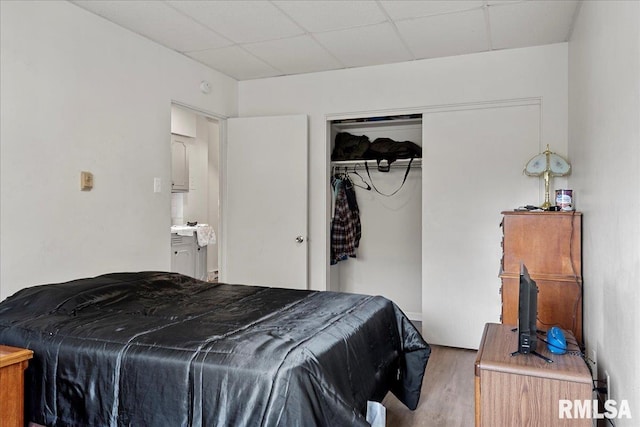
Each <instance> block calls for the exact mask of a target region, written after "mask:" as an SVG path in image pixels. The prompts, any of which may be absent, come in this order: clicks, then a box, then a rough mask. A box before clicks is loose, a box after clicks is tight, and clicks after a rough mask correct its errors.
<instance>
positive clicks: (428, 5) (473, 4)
mask: <svg viewBox="0 0 640 427" xmlns="http://www.w3.org/2000/svg"><path fill="white" fill-rule="evenodd" d="M380 3H381V4H382V7H383V8H384V9H385V10H386V11H387V13H388V14H389V16H390V17H391V18H392V19H394V20H401V19H414V18H419V17H423V16H430V15H439V14H442V13H450V12H460V11H463V10H469V9H478V8H481V7H482V6H483V5H484V2H483V1H482V0H460V1H451V0H446V1H442V0H440V1H436V0H434V1H415V0H397V1H381V2H380Z"/></svg>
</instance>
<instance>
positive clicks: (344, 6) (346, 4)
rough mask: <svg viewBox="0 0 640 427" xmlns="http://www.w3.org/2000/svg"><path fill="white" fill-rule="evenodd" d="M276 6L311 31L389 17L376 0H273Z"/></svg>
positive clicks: (359, 23) (375, 21)
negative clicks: (373, 0) (338, 0)
mask: <svg viewBox="0 0 640 427" xmlns="http://www.w3.org/2000/svg"><path fill="white" fill-rule="evenodd" d="M273 3H274V4H275V5H276V6H277V7H279V8H280V9H281V10H282V11H283V12H285V13H286V14H287V15H289V16H290V17H291V18H293V19H294V20H296V22H298V24H300V25H301V26H302V27H303V28H304V29H306V30H307V31H309V32H322V31H332V30H341V29H344V28H349V27H358V26H362V25H370V24H379V23H382V22H385V21H386V19H387V18H386V16H385V15H384V14H383V13H382V11H381V10H380V8H379V7H378V5H377V4H376V3H375V2H372V1H370V0H367V1H341V2H336V1H307V0H302V1H274V2H273Z"/></svg>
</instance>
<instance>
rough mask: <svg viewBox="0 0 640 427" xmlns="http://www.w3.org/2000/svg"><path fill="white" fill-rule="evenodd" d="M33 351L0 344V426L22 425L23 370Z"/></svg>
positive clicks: (14, 426) (21, 426) (20, 426)
mask: <svg viewBox="0 0 640 427" xmlns="http://www.w3.org/2000/svg"><path fill="white" fill-rule="evenodd" d="M32 357H33V351H31V350H27V349H24V348H17V347H9V346H6V345H0V426H1V427H23V426H24V420H23V414H24V370H25V369H27V366H28V365H29V359H31V358H32Z"/></svg>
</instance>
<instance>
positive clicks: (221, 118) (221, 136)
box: [169, 99, 229, 277]
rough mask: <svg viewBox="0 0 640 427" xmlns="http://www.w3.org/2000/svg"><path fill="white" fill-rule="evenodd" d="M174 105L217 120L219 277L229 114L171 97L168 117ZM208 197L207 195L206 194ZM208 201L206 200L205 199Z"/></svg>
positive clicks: (221, 260)
mask: <svg viewBox="0 0 640 427" xmlns="http://www.w3.org/2000/svg"><path fill="white" fill-rule="evenodd" d="M172 105H175V106H177V107H180V108H182V109H185V110H189V111H191V112H193V113H194V114H197V115H199V116H203V117H206V118H210V119H214V120H216V121H217V122H218V141H219V144H218V161H219V176H218V224H217V226H218V227H217V228H218V232H217V234H216V243H217V249H218V277H220V270H222V266H223V265H224V262H223V261H224V260H223V255H224V254H223V251H222V247H223V244H222V242H223V241H224V238H225V225H224V224H225V222H226V221H225V216H226V211H225V208H224V207H225V204H226V203H225V202H226V197H227V195H226V191H225V188H226V185H225V184H226V175H227V173H226V172H227V171H226V162H224V161H223V159H224V158H226V152H227V150H226V147H227V137H226V136H227V132H226V129H227V119H228V118H229V116H226V115H223V114H219V113H215V112H211V111H207V110H204V109H202V108H199V107H194V106H193V105H190V104H187V103H184V102H182V101H178V100H175V99H171V102H170V104H169V117H171V106H172ZM169 134H171V125H169ZM169 150H171V144H169ZM169 169H170V170H169V172H170V173H169V176H171V167H169ZM207 198H208V195H207ZM207 203H208V200H207ZM169 212H171V198H169ZM208 274H209V269H207V276H208Z"/></svg>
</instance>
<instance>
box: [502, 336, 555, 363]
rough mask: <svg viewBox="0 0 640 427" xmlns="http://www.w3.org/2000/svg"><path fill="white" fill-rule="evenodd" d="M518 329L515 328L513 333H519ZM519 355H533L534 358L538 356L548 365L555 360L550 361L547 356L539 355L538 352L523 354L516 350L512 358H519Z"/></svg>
mask: <svg viewBox="0 0 640 427" xmlns="http://www.w3.org/2000/svg"><path fill="white" fill-rule="evenodd" d="M517 331H518V328H514V329H512V330H511V332H517ZM519 354H533V355H534V356H538V357H539V358H540V359H542V360H544V361H545V362H547V363H553V360H551V359H549V358H548V357H546V356H543V355H541V354H540V353H538V352H537V351H535V350H534V351H530V352H529V353H522V352H521V351H520V350H516V351H514V352H513V353H511V357H514V356H517V355H519Z"/></svg>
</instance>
